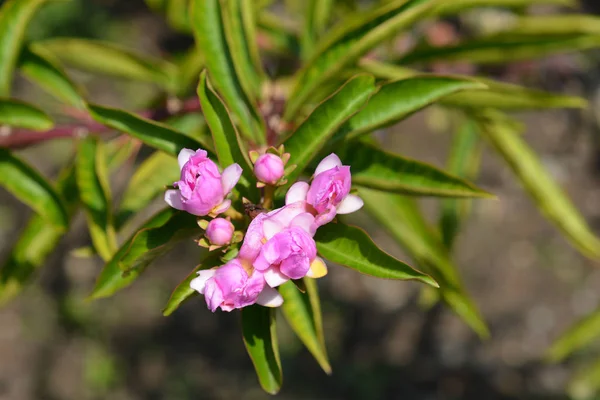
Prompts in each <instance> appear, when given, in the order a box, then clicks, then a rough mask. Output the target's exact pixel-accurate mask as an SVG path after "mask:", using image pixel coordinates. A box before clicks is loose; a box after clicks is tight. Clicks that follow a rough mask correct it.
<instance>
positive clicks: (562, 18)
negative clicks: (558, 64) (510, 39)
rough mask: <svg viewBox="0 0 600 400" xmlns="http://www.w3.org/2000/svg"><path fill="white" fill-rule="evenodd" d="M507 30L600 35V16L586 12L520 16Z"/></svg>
mask: <svg viewBox="0 0 600 400" xmlns="http://www.w3.org/2000/svg"><path fill="white" fill-rule="evenodd" d="M507 31H510V33H511V34H512V35H571V34H591V35H600V18H598V17H596V16H593V15H585V14H568V15H562V14H560V15H528V16H523V17H519V18H518V19H517V20H516V21H515V23H514V24H511V25H509V27H508V28H507Z"/></svg>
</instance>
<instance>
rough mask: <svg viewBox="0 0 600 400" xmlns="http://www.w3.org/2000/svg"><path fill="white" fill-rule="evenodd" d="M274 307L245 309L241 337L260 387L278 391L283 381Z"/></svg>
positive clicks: (268, 390)
mask: <svg viewBox="0 0 600 400" xmlns="http://www.w3.org/2000/svg"><path fill="white" fill-rule="evenodd" d="M275 328H276V326H275V310H273V309H270V308H267V307H261V306H258V305H253V306H249V307H244V308H242V336H243V339H244V345H246V350H247V351H248V355H249V356H250V359H251V360H252V364H254V369H255V370H256V375H257V376H258V381H259V382H260V386H262V388H263V389H264V390H265V391H266V392H267V393H270V394H276V393H277V392H279V389H280V388H281V384H282V383H283V376H282V373H281V360H280V358H279V345H278V343H277V333H276V329H275Z"/></svg>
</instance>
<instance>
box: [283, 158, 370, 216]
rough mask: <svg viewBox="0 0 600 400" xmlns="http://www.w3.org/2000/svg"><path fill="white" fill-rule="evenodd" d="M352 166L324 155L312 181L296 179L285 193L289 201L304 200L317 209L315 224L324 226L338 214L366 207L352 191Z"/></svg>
mask: <svg viewBox="0 0 600 400" xmlns="http://www.w3.org/2000/svg"><path fill="white" fill-rule="evenodd" d="M351 183H352V177H351V175H350V167H349V166H347V165H342V162H341V161H340V159H339V158H338V156H336V155H335V154H333V153H332V154H330V155H329V156H327V157H325V158H324V159H323V160H322V161H321V162H320V163H319V165H318V166H317V169H316V170H315V176H314V179H313V181H312V183H311V184H310V186H309V185H308V183H306V182H296V183H295V184H293V185H292V187H290V189H289V191H288V193H287V194H286V204H288V203H290V202H297V201H302V200H305V201H306V202H307V203H308V204H310V205H311V206H313V208H314V210H315V227H319V226H321V225H325V224H326V223H328V222H331V221H332V220H333V218H335V216H336V214H349V213H352V212H354V211H357V210H358V209H360V208H361V207H362V206H363V201H362V199H361V198H360V197H358V196H356V195H353V194H350V186H351Z"/></svg>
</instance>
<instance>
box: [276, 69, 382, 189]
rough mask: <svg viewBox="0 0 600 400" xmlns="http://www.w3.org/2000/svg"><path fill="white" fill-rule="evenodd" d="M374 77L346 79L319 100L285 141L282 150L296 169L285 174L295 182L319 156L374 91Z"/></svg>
mask: <svg viewBox="0 0 600 400" xmlns="http://www.w3.org/2000/svg"><path fill="white" fill-rule="evenodd" d="M375 91H376V87H375V84H374V79H373V77H372V76H370V75H358V76H356V77H354V78H353V79H351V80H349V81H348V82H347V83H346V84H345V85H344V86H342V87H341V88H340V89H339V90H338V91H337V92H336V93H334V94H333V95H331V97H329V98H328V99H327V100H325V101H324V102H323V103H321V104H320V105H319V106H318V107H317V108H316V109H315V110H314V111H313V112H312V114H310V115H309V116H308V118H306V120H305V121H304V122H303V123H302V125H300V126H299V127H298V129H296V131H295V132H294V133H293V134H292V136H291V137H290V138H289V139H287V140H286V141H285V150H286V152H289V153H290V154H291V159H290V162H289V164H288V165H296V166H297V167H296V169H294V170H293V171H290V168H289V167H288V171H287V173H286V176H287V178H288V180H289V181H290V182H292V183H293V182H294V181H295V180H296V179H297V178H298V177H299V176H300V174H301V173H302V171H303V170H304V168H306V166H307V165H308V164H309V163H310V161H311V160H312V159H313V158H314V157H316V156H317V155H318V152H319V150H321V149H322V148H323V146H324V145H325V144H326V143H327V141H328V140H329V139H330V138H331V136H332V135H333V134H334V133H335V131H336V130H337V129H338V128H339V127H340V126H341V125H342V124H343V123H344V122H345V121H346V120H347V119H348V118H350V117H351V116H352V115H354V114H355V113H356V112H357V111H359V110H360V109H361V107H363V106H364V105H365V103H366V102H367V100H368V99H369V97H371V95H373V93H375Z"/></svg>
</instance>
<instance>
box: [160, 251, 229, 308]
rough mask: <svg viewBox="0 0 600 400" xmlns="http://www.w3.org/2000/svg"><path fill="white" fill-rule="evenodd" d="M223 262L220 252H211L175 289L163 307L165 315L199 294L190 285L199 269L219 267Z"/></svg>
mask: <svg viewBox="0 0 600 400" xmlns="http://www.w3.org/2000/svg"><path fill="white" fill-rule="evenodd" d="M222 264H223V262H222V261H221V257H220V254H219V252H212V253H210V254H209V255H208V256H207V257H206V258H205V259H204V260H202V262H201V263H200V264H199V265H197V266H196V268H194V269H193V270H192V272H190V274H189V275H188V276H187V277H186V278H185V279H184V280H183V281H182V282H181V283H180V284H179V285H177V287H176V288H175V290H173V293H171V297H170V298H169V301H168V302H167V305H166V306H165V308H164V309H163V315H164V316H165V317H168V316H169V315H171V314H173V312H174V311H175V310H177V309H178V308H179V306H180V305H182V304H183V303H184V302H185V301H187V300H188V299H190V298H192V297H193V296H195V295H197V294H198V292H196V291H195V290H194V289H192V288H191V287H190V283H191V282H192V280H193V279H194V278H196V277H197V276H198V271H200V270H203V269H211V268H213V267H218V266H220V265H222Z"/></svg>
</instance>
